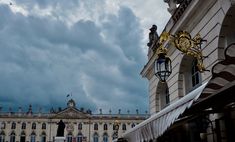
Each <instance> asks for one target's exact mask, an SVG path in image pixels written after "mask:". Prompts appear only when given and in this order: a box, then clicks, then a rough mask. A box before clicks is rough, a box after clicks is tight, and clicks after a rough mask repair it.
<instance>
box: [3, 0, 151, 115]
mask: <svg viewBox="0 0 235 142" xmlns="http://www.w3.org/2000/svg"><path fill="white" fill-rule="evenodd" d="M62 4H63V3H62ZM39 5H40V6H41V7H45V6H46V5H47V4H46V2H45V1H44V2H43V1H41V2H40V3H39ZM0 13H2V15H1V17H0V43H1V45H0V50H1V52H0V66H1V68H0V74H1V76H0V84H1V85H0V100H1V101H0V105H1V106H3V107H6V106H12V107H13V108H17V107H18V106H24V107H26V106H27V105H28V104H33V105H34V106H35V108H36V107H39V106H40V107H43V108H46V109H48V108H50V107H52V106H55V107H58V106H62V107H65V104H66V101H67V100H66V99H67V98H66V94H67V93H70V92H72V93H73V98H74V99H75V100H76V102H77V103H78V107H85V108H87V109H88V108H90V109H92V110H93V111H96V110H97V109H99V108H103V109H104V110H106V112H107V111H108V109H109V108H111V109H113V110H116V111H117V108H120V109H123V110H127V109H130V110H135V109H136V108H139V109H141V110H143V111H145V110H147V99H148V97H147V91H146V84H145V82H144V80H143V79H141V78H140V76H139V72H140V70H141V69H142V67H143V65H144V63H145V62H146V60H145V55H144V53H143V52H142V51H141V44H140V41H141V39H142V38H143V37H142V36H143V35H142V32H143V31H142V30H141V28H140V24H139V19H138V18H137V17H136V16H135V15H134V13H133V12H132V11H131V10H130V9H129V8H127V7H121V8H120V9H119V11H118V14H117V15H111V14H108V15H102V16H101V17H100V18H101V19H100V20H101V22H100V24H99V25H97V24H96V23H95V22H94V21H89V20H88V21H87V20H79V21H77V22H76V23H74V24H72V25H71V26H68V25H67V24H66V22H65V21H63V20H60V19H54V18H51V16H43V17H40V16H37V15H28V16H25V15H22V14H20V13H13V12H12V11H11V10H10V9H9V7H8V6H6V5H0ZM104 19H105V20H104ZM46 109H45V110H46Z"/></svg>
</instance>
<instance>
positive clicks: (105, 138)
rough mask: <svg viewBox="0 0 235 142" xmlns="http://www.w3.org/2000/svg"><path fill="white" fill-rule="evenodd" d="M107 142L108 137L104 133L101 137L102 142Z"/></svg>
mask: <svg viewBox="0 0 235 142" xmlns="http://www.w3.org/2000/svg"><path fill="white" fill-rule="evenodd" d="M108 141H109V136H108V134H107V133H104V135H103V142H108Z"/></svg>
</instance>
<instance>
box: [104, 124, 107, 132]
mask: <svg viewBox="0 0 235 142" xmlns="http://www.w3.org/2000/svg"><path fill="white" fill-rule="evenodd" d="M104 130H105V131H106V130H108V125H107V124H106V123H105V124H104Z"/></svg>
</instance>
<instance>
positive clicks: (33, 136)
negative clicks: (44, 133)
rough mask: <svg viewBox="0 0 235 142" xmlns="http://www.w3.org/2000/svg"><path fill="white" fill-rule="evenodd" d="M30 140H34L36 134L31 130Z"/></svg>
mask: <svg viewBox="0 0 235 142" xmlns="http://www.w3.org/2000/svg"><path fill="white" fill-rule="evenodd" d="M30 142H36V134H35V132H32V133H31V135H30Z"/></svg>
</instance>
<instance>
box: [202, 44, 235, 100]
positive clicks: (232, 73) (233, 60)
mask: <svg viewBox="0 0 235 142" xmlns="http://www.w3.org/2000/svg"><path fill="white" fill-rule="evenodd" d="M224 56H225V59H224V60H223V61H220V62H218V63H217V64H215V65H214V66H213V68H212V71H211V72H212V78H211V79H210V81H209V82H208V84H207V86H206V87H205V89H204V90H203V92H202V95H201V96H200V98H206V97H208V96H210V95H212V94H214V93H216V92H217V91H218V90H220V89H222V88H223V87H225V86H227V85H229V84H230V83H231V82H233V81H235V43H232V44H230V45H229V46H228V47H227V48H226V49H225V51H224Z"/></svg>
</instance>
